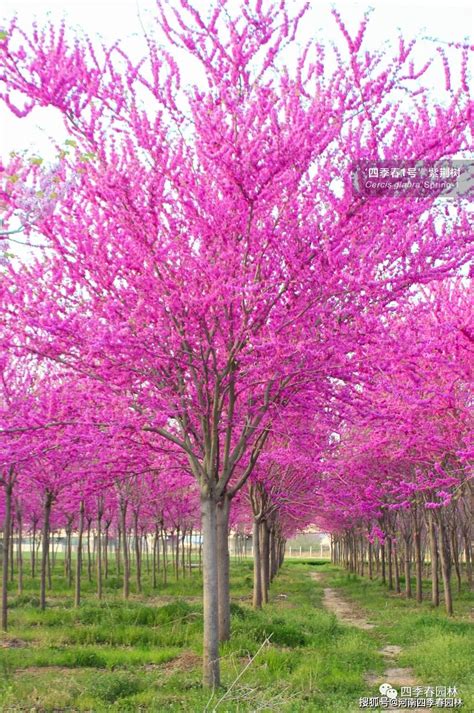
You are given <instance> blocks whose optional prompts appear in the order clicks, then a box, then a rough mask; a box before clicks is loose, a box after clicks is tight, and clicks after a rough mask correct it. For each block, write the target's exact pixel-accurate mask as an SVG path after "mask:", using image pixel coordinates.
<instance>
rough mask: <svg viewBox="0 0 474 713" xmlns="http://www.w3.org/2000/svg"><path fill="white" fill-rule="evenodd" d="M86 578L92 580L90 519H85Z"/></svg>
mask: <svg viewBox="0 0 474 713" xmlns="http://www.w3.org/2000/svg"><path fill="white" fill-rule="evenodd" d="M87 579H88V580H89V582H92V559H91V519H90V518H88V519H87Z"/></svg>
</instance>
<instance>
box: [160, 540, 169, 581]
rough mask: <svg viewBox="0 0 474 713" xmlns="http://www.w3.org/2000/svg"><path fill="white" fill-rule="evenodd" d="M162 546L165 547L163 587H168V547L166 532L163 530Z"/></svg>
mask: <svg viewBox="0 0 474 713" xmlns="http://www.w3.org/2000/svg"><path fill="white" fill-rule="evenodd" d="M161 544H162V547H163V585H166V582H167V579H168V552H167V547H166V532H165V530H163V528H162V529H161Z"/></svg>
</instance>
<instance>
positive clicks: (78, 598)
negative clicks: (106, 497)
mask: <svg viewBox="0 0 474 713" xmlns="http://www.w3.org/2000/svg"><path fill="white" fill-rule="evenodd" d="M83 533H84V501H83V500H81V505H80V507H79V525H78V530H77V555H76V557H77V558H76V586H75V589H74V606H75V607H78V606H79V605H80V603H81V574H82V535H83Z"/></svg>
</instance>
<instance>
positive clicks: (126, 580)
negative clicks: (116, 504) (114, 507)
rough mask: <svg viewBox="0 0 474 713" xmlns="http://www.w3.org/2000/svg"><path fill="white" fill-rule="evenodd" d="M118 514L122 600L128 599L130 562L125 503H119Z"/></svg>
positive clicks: (124, 501) (123, 501)
mask: <svg viewBox="0 0 474 713" xmlns="http://www.w3.org/2000/svg"><path fill="white" fill-rule="evenodd" d="M120 514H121V518H122V542H123V598H124V599H128V597H129V594H130V560H129V557H128V542H127V501H126V500H122V502H121V503H120Z"/></svg>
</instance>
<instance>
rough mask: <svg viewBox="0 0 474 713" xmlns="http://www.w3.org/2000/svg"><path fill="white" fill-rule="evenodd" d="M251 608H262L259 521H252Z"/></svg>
mask: <svg viewBox="0 0 474 713" xmlns="http://www.w3.org/2000/svg"><path fill="white" fill-rule="evenodd" d="M253 608H254V609H261V608H262V575H261V572H260V523H259V521H258V520H257V519H254V521H253Z"/></svg>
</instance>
